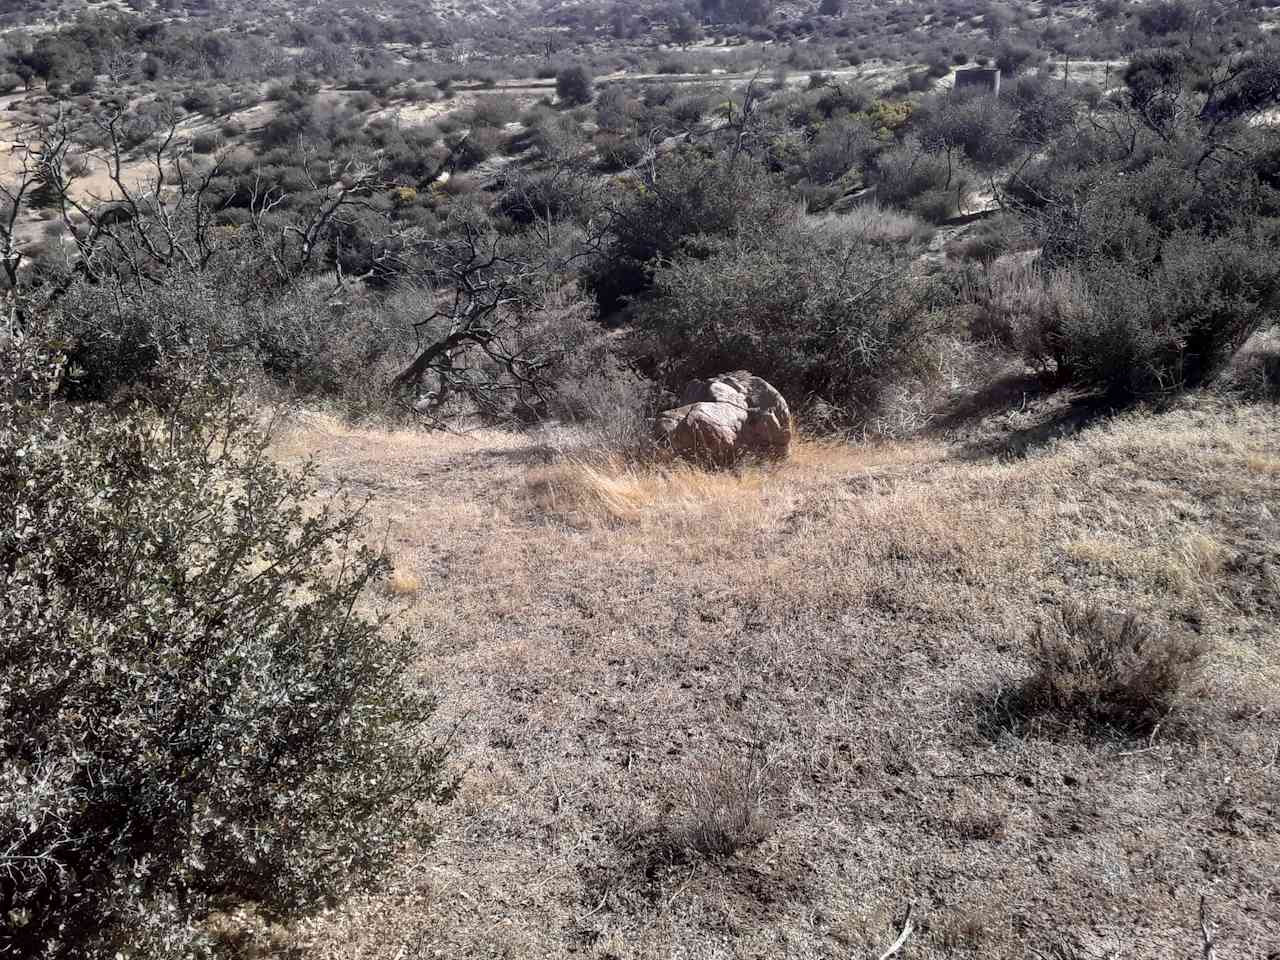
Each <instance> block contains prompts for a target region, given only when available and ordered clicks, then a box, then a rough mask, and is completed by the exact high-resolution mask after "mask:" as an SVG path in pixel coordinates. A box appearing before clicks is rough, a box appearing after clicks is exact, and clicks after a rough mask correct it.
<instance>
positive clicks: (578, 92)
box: [556, 63, 595, 106]
mask: <svg viewBox="0 0 1280 960" xmlns="http://www.w3.org/2000/svg"><path fill="white" fill-rule="evenodd" d="M556 96H558V97H559V98H560V99H561V100H562V101H563V102H565V103H567V104H569V105H570V106H581V105H582V104H586V103H590V102H591V100H592V98H593V97H595V88H594V85H593V81H592V77H591V71H590V70H588V69H587V68H586V67H584V66H583V65H582V64H580V63H579V64H574V65H573V66H570V67H565V68H564V69H563V70H561V71H560V72H559V73H557V74H556Z"/></svg>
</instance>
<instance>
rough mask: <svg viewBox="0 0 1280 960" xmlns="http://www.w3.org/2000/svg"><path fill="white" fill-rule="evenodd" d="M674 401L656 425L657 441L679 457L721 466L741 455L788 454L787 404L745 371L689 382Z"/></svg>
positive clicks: (770, 456) (776, 457)
mask: <svg viewBox="0 0 1280 960" xmlns="http://www.w3.org/2000/svg"><path fill="white" fill-rule="evenodd" d="M680 403H681V405H680V406H678V407H676V408H675V409H674V410H667V411H665V412H664V413H662V414H659V416H658V419H657V423H656V430H657V434H658V439H659V440H660V441H662V442H663V443H665V444H666V445H667V446H668V447H669V448H670V449H671V451H672V452H673V453H675V454H676V455H677V456H679V457H684V458H685V459H688V460H693V461H695V462H698V463H703V464H706V465H709V466H722V467H723V466H730V465H732V464H734V463H736V462H738V461H739V460H741V459H743V458H744V457H759V458H763V459H769V460H781V459H784V458H785V457H786V456H787V454H788V453H789V451H790V448H791V435H792V422H791V409H790V408H789V407H788V406H787V401H786V400H785V399H784V398H783V396H782V394H780V393H779V392H778V391H777V390H776V389H774V387H773V386H772V385H771V384H770V383H769V382H768V381H766V380H763V379H761V378H760V377H755V376H752V375H751V374H750V373H748V372H747V371H746V370H737V371H734V372H733V373H722V374H720V376H718V377H713V378H711V379H710V380H694V381H693V382H692V383H690V384H689V385H688V386H687V387H685V390H684V394H683V395H682V396H681V398H680Z"/></svg>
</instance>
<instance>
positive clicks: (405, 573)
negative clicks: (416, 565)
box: [384, 567, 422, 599]
mask: <svg viewBox="0 0 1280 960" xmlns="http://www.w3.org/2000/svg"><path fill="white" fill-rule="evenodd" d="M384 589H385V590H386V592H387V593H388V594H389V595H390V596H392V597H400V598H403V599H408V598H410V597H416V596H417V595H418V594H419V593H421V592H422V580H421V578H419V577H418V575H417V574H416V573H414V572H413V571H412V570H404V569H401V568H399V567H397V568H396V569H395V570H392V571H391V573H390V574H389V575H388V576H387V580H386V584H385V586H384Z"/></svg>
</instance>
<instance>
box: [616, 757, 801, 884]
mask: <svg viewBox="0 0 1280 960" xmlns="http://www.w3.org/2000/svg"><path fill="white" fill-rule="evenodd" d="M776 792H777V788H776V771H775V769H774V766H773V764H772V763H770V762H769V760H768V759H767V758H766V756H765V754H764V751H763V750H762V749H761V748H760V747H759V746H753V747H751V748H750V750H749V751H748V752H747V753H746V755H745V756H744V755H742V754H737V753H733V752H728V751H726V752H723V753H721V754H719V755H716V756H713V757H710V758H708V759H704V760H702V761H700V762H698V763H696V764H695V765H694V767H693V768H692V770H691V771H690V773H689V775H688V777H687V779H686V781H685V783H684V789H683V795H682V796H681V797H680V799H679V802H678V805H677V806H676V807H675V809H673V810H671V811H669V812H667V813H665V814H664V815H663V816H662V817H660V818H659V819H658V820H657V821H656V822H655V823H653V824H651V825H649V826H647V827H645V828H642V829H640V830H638V831H636V832H635V833H634V834H631V835H630V836H627V837H626V838H625V842H626V843H628V844H629V845H632V846H634V847H636V848H637V849H638V850H639V851H640V852H641V854H642V859H643V860H644V861H645V862H646V863H647V864H649V865H650V866H653V865H656V864H657V863H660V862H667V863H681V862H685V861H688V860H689V859H691V858H693V857H706V858H718V857H730V856H733V855H734V854H736V853H738V852H739V851H742V850H746V849H749V848H751V847H755V846H757V845H759V844H760V843H761V842H763V841H764V840H765V839H766V838H767V837H768V836H769V835H770V834H771V833H773V831H774V829H775V827H776V821H775V818H774V812H773V806H774V797H775V794H776Z"/></svg>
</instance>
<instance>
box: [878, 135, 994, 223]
mask: <svg viewBox="0 0 1280 960" xmlns="http://www.w3.org/2000/svg"><path fill="white" fill-rule="evenodd" d="M871 180H872V182H873V183H874V184H875V187H876V199H877V200H878V201H880V202H881V203H886V204H889V205H891V206H895V207H899V208H901V209H903V210H908V211H910V212H912V213H915V214H917V215H918V216H920V217H923V218H924V219H925V220H928V221H929V222H930V223H941V222H942V221H943V220H946V219H948V218H949V217H951V216H954V215H955V213H956V212H957V211H958V210H959V208H960V205H961V204H962V203H963V202H964V198H965V197H966V196H967V195H968V192H969V188H970V184H971V176H970V174H969V171H968V168H967V167H966V166H965V165H964V164H963V163H962V162H961V160H959V159H958V158H955V157H951V156H948V155H945V154H941V153H929V152H926V151H923V150H920V149H917V148H914V147H912V146H910V145H904V146H901V147H896V148H894V149H893V150H888V151H886V152H884V153H882V154H881V155H880V156H879V157H877V158H876V162H875V169H874V171H873V173H872V176H871Z"/></svg>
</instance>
